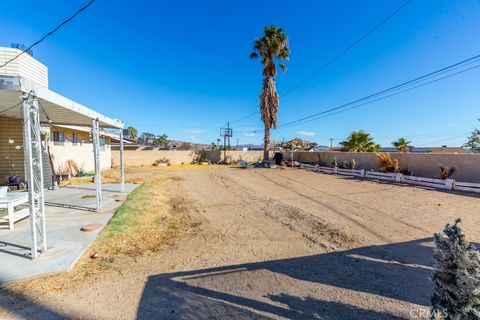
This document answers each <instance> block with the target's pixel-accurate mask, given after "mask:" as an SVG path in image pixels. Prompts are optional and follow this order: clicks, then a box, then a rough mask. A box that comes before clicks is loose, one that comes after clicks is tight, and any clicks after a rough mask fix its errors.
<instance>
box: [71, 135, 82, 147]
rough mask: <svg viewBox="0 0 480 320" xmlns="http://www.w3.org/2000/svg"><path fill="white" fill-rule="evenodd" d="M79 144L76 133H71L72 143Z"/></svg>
mask: <svg viewBox="0 0 480 320" xmlns="http://www.w3.org/2000/svg"><path fill="white" fill-rule="evenodd" d="M79 142H80V140H79V139H78V133H72V143H73V144H74V145H77V144H78V143H79Z"/></svg>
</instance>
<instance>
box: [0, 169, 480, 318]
mask: <svg viewBox="0 0 480 320" xmlns="http://www.w3.org/2000/svg"><path fill="white" fill-rule="evenodd" d="M111 178H112V179H114V178H115V177H114V175H112V177H111ZM127 179H128V180H129V181H137V182H142V181H145V180H151V179H159V180H161V181H163V183H161V184H159V187H158V188H159V190H157V191H159V192H160V193H162V194H165V195H168V198H169V199H170V200H167V198H165V199H166V200H165V201H172V200H171V199H177V201H176V202H175V203H174V204H172V205H171V207H172V208H174V209H176V211H173V212H174V213H173V214H174V215H175V214H178V215H181V219H183V220H185V221H188V223H187V224H186V226H187V227H185V228H183V227H182V229H185V230H184V231H182V232H180V233H178V235H177V236H176V238H174V239H171V238H170V239H169V240H168V241H166V242H164V243H162V244H159V245H158V250H149V251H148V252H146V253H145V254H141V255H134V256H128V255H127V256H118V257H112V258H111V259H110V260H109V261H110V262H111V265H110V267H109V266H108V265H107V266H106V267H105V268H96V269H95V272H92V273H85V272H84V273H80V271H79V270H78V269H79V268H80V267H78V268H75V269H74V270H73V271H72V273H71V274H70V275H68V274H67V275H59V276H54V277H49V278H45V279H40V280H34V281H27V282H21V283H12V284H5V285H4V286H3V288H2V289H1V291H0V318H1V319H10V318H12V319H63V318H74V319H405V318H407V319H420V318H425V319H426V318H427V314H426V311H427V310H428V306H429V302H430V293H431V287H432V285H431V282H430V280H429V276H430V274H431V259H432V258H431V257H432V234H433V232H438V231H441V230H442V229H443V227H444V225H445V224H446V223H453V222H454V220H455V218H457V217H461V218H462V221H463V223H462V226H463V230H464V231H465V233H466V235H467V237H468V239H470V240H471V241H474V242H480V227H479V222H480V201H479V198H478V197H477V196H472V195H469V194H454V193H447V192H441V191H435V190H428V189H424V188H419V187H411V186H402V185H392V184H385V183H379V182H372V181H362V180H357V179H352V178H343V177H339V176H329V175H326V174H318V173H312V172H307V171H302V170H299V169H287V170H277V169H252V170H244V169H239V168H228V167H221V166H220V167H219V166H209V167H205V168H199V169H192V168H190V169H189V170H185V169H181V168H174V169H172V170H170V169H159V168H156V169H153V168H129V170H128V171H127ZM178 199H180V200H178ZM163 205H164V204H158V210H164V207H165V206H163ZM157 222H158V221H157ZM93 249H94V248H92V249H91V250H90V251H89V252H87V253H86V257H84V260H85V259H86V260H89V258H88V256H89V255H90V254H91V253H92V252H91V251H92V250H93ZM100 254H102V253H100ZM96 261H97V260H92V261H90V262H89V263H90V264H92V263H93V264H95V263H97V262H96ZM99 261H100V260H99ZM82 263H83V264H85V262H82ZM97 264H98V263H97Z"/></svg>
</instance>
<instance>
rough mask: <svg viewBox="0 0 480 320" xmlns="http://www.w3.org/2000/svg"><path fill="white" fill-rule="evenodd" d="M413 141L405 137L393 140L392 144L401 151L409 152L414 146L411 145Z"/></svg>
mask: <svg viewBox="0 0 480 320" xmlns="http://www.w3.org/2000/svg"><path fill="white" fill-rule="evenodd" d="M410 143H411V141H407V139H405V138H399V139H397V140H395V141H393V142H392V146H394V147H395V148H397V150H398V151H400V152H408V151H410V149H411V148H412V146H411V145H410Z"/></svg>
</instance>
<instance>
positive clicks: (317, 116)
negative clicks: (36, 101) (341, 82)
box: [278, 65, 480, 129]
mask: <svg viewBox="0 0 480 320" xmlns="http://www.w3.org/2000/svg"><path fill="white" fill-rule="evenodd" d="M479 67H480V65H476V66H473V67H470V68H468V69H464V70H462V71H458V72H455V73H453V74H449V75H446V76H443V77H441V78H438V79H434V80H431V81H428V82H426V83H422V84H419V85H416V86H414V87H411V88H407V89H405V90H402V91H399V92H394V93H391V94H389V95H387V96H383V97H379V98H376V99H374V100H371V101H367V102H364V103H362V104H360V105H354V106H352V107H349V108H346V109H343V108H345V107H346V106H349V105H352V104H356V103H358V102H361V101H364V100H367V98H372V97H374V96H377V95H381V94H384V93H386V92H387V91H390V90H393V88H397V89H398V88H399V87H398V86H395V87H392V88H390V89H387V90H382V91H381V92H379V93H376V94H373V95H370V96H367V97H364V98H361V99H358V100H355V101H353V102H349V103H346V104H344V105H341V106H339V107H335V108H331V109H328V110H325V111H322V112H319V113H317V114H314V115H311V116H308V117H304V118H302V119H298V120H294V121H290V122H287V123H286V124H283V125H281V126H279V127H278V129H284V128H288V127H292V126H295V125H300V124H304V123H306V122H310V121H314V120H318V119H321V118H325V117H329V116H332V115H335V114H338V113H342V112H345V111H349V110H352V109H356V108H360V107H362V106H365V105H368V104H371V103H374V102H377V101H380V100H384V99H387V98H390V97H392V96H395V95H397V94H400V93H404V92H407V91H410V90H413V89H417V88H419V87H423V86H426V85H429V84H432V83H434V82H438V81H440V80H444V79H446V78H450V77H453V76H455V75H458V74H461V73H464V72H467V71H470V70H473V69H476V68H479ZM409 83H410V82H409ZM405 84H406V83H405ZM338 109H341V110H339V111H337V112H333V113H330V112H331V111H335V110H338Z"/></svg>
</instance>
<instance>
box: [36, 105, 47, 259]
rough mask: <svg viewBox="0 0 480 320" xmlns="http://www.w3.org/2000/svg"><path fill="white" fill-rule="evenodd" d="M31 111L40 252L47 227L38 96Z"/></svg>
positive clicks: (43, 249) (44, 249) (45, 249)
mask: <svg viewBox="0 0 480 320" xmlns="http://www.w3.org/2000/svg"><path fill="white" fill-rule="evenodd" d="M32 107H33V109H32V111H33V114H32V115H33V116H34V121H33V122H34V123H33V126H32V127H33V128H32V129H33V136H34V141H32V148H35V150H34V151H35V155H36V158H37V159H36V162H35V164H36V166H34V169H36V170H35V173H36V174H38V176H37V178H36V179H35V182H36V185H35V188H36V190H35V191H36V193H37V198H38V200H37V202H38V210H39V211H38V213H39V218H40V221H39V222H40V233H41V237H42V250H41V251H42V252H46V251H47V230H46V229H47V228H46V222H45V187H44V186H45V184H44V181H43V178H44V177H43V150H42V134H41V132H40V108H39V102H38V98H37V97H34V99H33V102H32Z"/></svg>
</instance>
